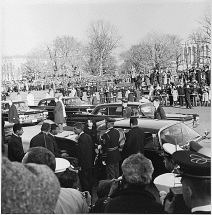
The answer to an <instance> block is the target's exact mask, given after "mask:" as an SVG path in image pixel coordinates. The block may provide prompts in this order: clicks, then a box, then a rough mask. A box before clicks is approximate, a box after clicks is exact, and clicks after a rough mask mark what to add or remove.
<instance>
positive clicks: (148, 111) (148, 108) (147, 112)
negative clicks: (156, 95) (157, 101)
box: [140, 103, 155, 117]
mask: <svg viewBox="0 0 212 215" xmlns="http://www.w3.org/2000/svg"><path fill="white" fill-rule="evenodd" d="M154 110H155V107H154V106H153V104H152V103H147V104H142V105H141V106H140V111H141V113H143V114H144V116H147V117H153V116H154Z"/></svg>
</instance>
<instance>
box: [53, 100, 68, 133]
mask: <svg viewBox="0 0 212 215" xmlns="http://www.w3.org/2000/svg"><path fill="white" fill-rule="evenodd" d="M55 102H56V106H55V108H54V112H53V113H54V122H55V123H56V124H57V125H58V126H59V128H60V132H63V123H64V122H65V118H64V115H63V105H62V103H61V102H60V101H59V98H55Z"/></svg>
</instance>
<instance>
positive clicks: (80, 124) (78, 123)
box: [74, 122, 84, 130]
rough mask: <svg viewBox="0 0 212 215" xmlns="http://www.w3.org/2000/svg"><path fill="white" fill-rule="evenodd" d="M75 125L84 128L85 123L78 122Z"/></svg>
mask: <svg viewBox="0 0 212 215" xmlns="http://www.w3.org/2000/svg"><path fill="white" fill-rule="evenodd" d="M74 127H76V128H77V129H82V130H83V127H84V126H83V124H82V123H81V122H77V123H75V124H74Z"/></svg>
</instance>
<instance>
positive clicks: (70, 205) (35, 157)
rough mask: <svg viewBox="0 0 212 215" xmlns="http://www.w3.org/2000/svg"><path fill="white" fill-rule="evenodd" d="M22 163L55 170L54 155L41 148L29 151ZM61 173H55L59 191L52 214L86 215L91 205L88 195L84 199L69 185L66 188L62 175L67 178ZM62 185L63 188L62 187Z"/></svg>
mask: <svg viewBox="0 0 212 215" xmlns="http://www.w3.org/2000/svg"><path fill="white" fill-rule="evenodd" d="M22 162H23V163H37V164H45V165H47V166H49V167H50V168H51V169H52V170H53V171H55V168H56V160H55V157H54V155H53V154H52V153H51V152H50V151H49V150H48V149H46V148H43V147H35V148H31V149H29V150H28V151H27V153H26V155H25V156H24V159H23V161H22ZM63 173H65V172H63ZM63 173H56V176H57V177H58V179H59V181H60V184H61V189H60V195H59V198H58V201H57V204H56V207H55V209H54V213H55V214H62V213H64V214H65V213H66V214H74V213H88V211H89V208H88V205H90V203H91V202H90V195H89V193H88V192H86V194H87V195H88V197H87V198H86V199H85V197H83V195H82V194H81V192H79V191H78V190H76V189H73V188H70V185H69V186H67V180H65V183H64V175H65V176H67V174H63ZM61 174H63V176H61ZM61 182H63V183H61ZM69 182H70V181H69ZM64 184H65V186H64V187H63V186H62V185H64Z"/></svg>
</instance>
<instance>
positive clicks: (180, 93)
mask: <svg viewBox="0 0 212 215" xmlns="http://www.w3.org/2000/svg"><path fill="white" fill-rule="evenodd" d="M177 91H178V96H179V103H180V106H183V103H184V95H185V94H184V88H183V86H182V85H180V86H179V87H178V88H177Z"/></svg>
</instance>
